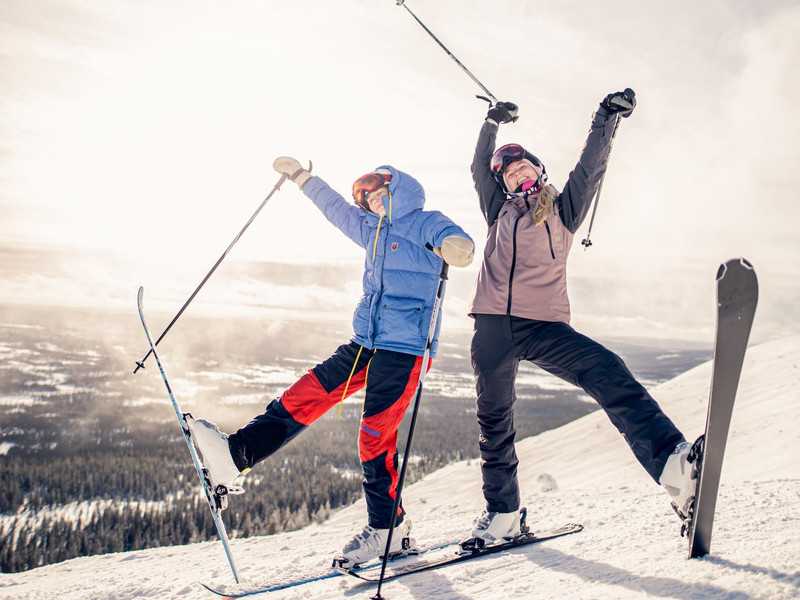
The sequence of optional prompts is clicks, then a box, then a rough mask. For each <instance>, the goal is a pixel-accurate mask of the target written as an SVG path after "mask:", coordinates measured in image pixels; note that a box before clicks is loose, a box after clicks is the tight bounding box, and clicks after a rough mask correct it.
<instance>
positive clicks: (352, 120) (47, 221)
mask: <svg viewBox="0 0 800 600" xmlns="http://www.w3.org/2000/svg"><path fill="white" fill-rule="evenodd" d="M408 6H409V8H411V9H412V10H413V11H414V12H415V13H416V14H417V15H418V16H419V17H420V18H421V19H422V20H423V21H424V22H425V23H426V25H428V27H430V28H431V29H432V30H433V31H434V33H436V35H437V36H438V37H439V38H440V39H441V40H442V42H443V43H444V44H445V45H447V46H448V47H449V48H450V50H451V51H452V52H453V53H454V54H455V55H456V56H457V57H458V58H459V59H460V60H461V61H462V62H463V63H464V64H465V65H466V66H467V67H469V69H470V70H471V71H472V72H473V73H474V74H475V75H476V76H477V77H478V78H479V79H480V80H481V81H483V83H484V84H485V85H486V86H487V87H488V88H489V89H490V91H491V92H492V93H493V94H494V95H495V96H497V97H498V98H500V99H506V100H511V101H514V102H517V103H518V104H519V105H520V119H519V121H518V122H517V123H516V124H513V125H509V126H504V127H503V128H502V130H501V134H500V141H501V142H509V141H517V142H520V143H522V144H523V145H525V146H526V147H528V148H529V149H531V150H532V151H533V152H534V153H535V154H537V156H539V157H540V158H541V159H542V160H543V161H544V162H545V164H546V166H547V170H548V172H549V174H550V181H551V183H554V184H555V185H556V186H559V187H561V186H562V185H563V183H564V181H565V179H566V177H567V175H568V173H569V171H570V170H571V169H572V167H573V166H574V164H575V161H576V159H577V157H578V154H579V152H580V150H581V148H582V146H583V142H584V139H585V135H586V132H587V130H588V126H589V122H590V117H591V114H592V111H594V110H595V108H596V106H597V103H598V102H599V100H601V99H602V98H603V96H604V95H605V94H606V93H608V92H611V91H616V90H619V89H622V88H625V87H628V86H630V87H632V88H634V89H635V90H636V92H637V97H638V99H639V106H638V107H637V109H636V112H635V113H634V115H633V116H632V118H630V119H628V120H626V121H624V122H623V123H622V125H621V127H620V130H619V134H618V136H617V140H616V143H615V147H614V150H613V153H612V156H611V159H610V167H609V171H608V176H607V178H606V181H605V185H604V189H603V194H602V198H601V202H600V206H599V210H598V215H597V221H596V223H595V226H594V230H593V233H592V239H593V241H594V246H593V247H592V248H591V249H589V250H588V251H585V252H584V251H583V249H582V248H581V247H580V245H579V242H580V239H581V238H583V237H585V234H586V227H587V225H588V222H587V224H585V225H584V227H583V228H582V229H581V230H580V231H579V233H578V235H577V236H576V247H575V248H574V250H573V255H572V258H571V260H570V273H571V276H572V280H571V285H572V287H571V290H572V299H573V309H574V313H575V315H574V324H575V325H576V327H578V328H582V329H583V330H586V331H587V332H588V333H598V334H611V333H631V332H633V333H639V334H641V335H653V336H663V337H686V338H694V339H701V340H702V339H708V337H709V332H713V325H712V323H711V320H712V318H713V310H714V300H713V281H714V274H715V272H716V268H717V265H718V264H719V263H720V262H722V261H724V260H726V259H728V258H731V257H734V256H745V257H747V258H748V259H749V260H751V262H753V263H754V265H755V266H756V269H757V271H758V273H759V277H760V281H761V305H760V308H759V313H758V314H757V317H756V325H755V328H754V338H756V339H768V338H772V337H779V336H782V335H787V334H790V333H797V332H800V325H798V324H797V323H796V321H797V313H798V311H797V308H796V306H797V303H798V301H800V286H798V282H799V281H800V267H798V263H797V261H798V257H800V251H799V250H800V239H798V238H799V237H800V236H798V233H797V232H798V221H799V219H798V216H800V202H798V201H799V200H800V198H799V197H798V195H799V194H798V189H800V171H799V170H798V168H797V166H798V164H800V150H799V149H798V148H800V144H798V143H797V138H798V136H799V135H800V119H798V117H797V113H796V108H795V106H796V103H797V98H798V97H800V83H799V82H798V77H797V73H798V72H800V42H798V40H797V35H796V33H797V31H800V3H798V2H796V1H793V2H788V1H763V2H759V3H754V2H749V1H748V2H745V1H741V0H727V1H721V0H710V1H707V2H697V1H694V0H693V1H687V0H678V1H676V2H671V3H663V2H649V1H648V2H638V3H635V2H625V3H622V2H618V3H614V2H612V3H608V2H603V3H589V2H578V1H575V0H567V1H559V2H547V3H545V2H533V1H525V2H523V1H520V0H517V1H514V0H492V1H491V2H489V1H479V0H436V1H434V0H412V1H410V2H409V3H408ZM0 90H2V93H1V94H0V236H2V237H1V238H0V239H2V242H0V244H2V246H3V248H2V249H3V253H2V256H3V257H4V258H3V261H4V264H2V265H0V284H2V289H1V290H0V304H6V305H8V304H12V303H19V302H25V303H28V302H36V301H41V302H48V303H58V302H62V303H63V302H69V303H78V304H80V303H86V304H92V303H98V304H99V303H103V304H116V305H118V306H127V305H130V307H131V310H133V306H134V304H133V302H134V300H133V299H134V296H135V291H136V288H137V287H138V285H139V284H144V285H145V286H146V287H147V289H148V292H149V297H155V298H159V297H160V298H162V299H164V300H165V306H164V310H168V309H169V308H171V307H172V308H174V309H177V308H178V307H179V306H180V303H181V302H182V300H183V299H185V297H186V296H187V295H188V293H189V292H191V290H192V289H193V288H194V285H196V284H197V283H198V282H199V280H200V279H201V278H202V276H203V275H204V274H205V273H206V271H207V270H208V269H209V268H210V267H211V265H212V264H213V263H214V261H215V260H216V259H217V258H218V257H219V255H220V254H221V252H222V251H223V250H224V249H225V248H226V247H227V245H228V244H229V243H230V241H231V240H232V239H233V237H234V235H235V234H236V233H237V232H238V231H239V229H240V228H241V227H242V226H243V225H244V223H245V222H246V221H247V219H248V218H249V217H250V215H251V214H252V212H253V211H254V210H255V208H256V207H257V206H258V205H259V203H260V202H261V200H262V199H263V198H264V197H265V196H266V194H267V192H268V191H269V190H270V189H271V188H272V186H273V185H274V184H275V182H276V181H277V178H278V176H277V174H276V173H275V172H274V171H273V170H272V168H271V164H272V161H273V159H274V158H275V157H276V156H280V155H284V154H288V155H293V156H296V157H297V158H298V159H301V160H302V161H307V160H309V159H310V160H313V162H314V173H316V174H319V175H320V176H322V177H323V178H325V179H326V180H327V181H328V182H329V183H330V184H332V185H333V186H334V187H335V188H337V189H338V190H340V192H342V193H343V194H345V195H348V194H349V189H350V186H351V184H352V181H353V179H354V178H355V177H357V176H359V175H361V174H363V173H365V172H367V171H370V170H371V169H373V168H374V167H375V166H377V165H379V164H383V163H391V164H393V165H394V166H396V167H398V168H400V169H402V170H405V171H407V172H409V173H411V174H413V175H414V176H415V177H417V179H419V180H420V181H421V182H422V184H423V185H424V186H425V189H426V192H427V197H428V201H427V208H429V209H436V210H441V211H443V212H445V213H446V214H448V215H449V216H450V217H452V218H453V219H454V220H456V221H457V222H458V223H460V224H461V225H462V226H463V227H464V228H465V229H467V230H468V231H469V232H470V233H471V234H472V235H473V237H474V238H475V239H476V240H478V241H479V245H480V246H482V245H483V238H484V236H485V226H484V224H483V222H482V220H481V217H480V213H479V211H478V208H477V200H476V195H475V192H474V190H473V189H472V183H471V179H470V174H469V163H470V160H471V156H472V151H473V148H474V143H475V139H476V136H477V132H478V129H479V128H480V125H481V122H482V120H483V117H484V115H485V112H486V108H487V105H486V103H484V102H482V101H479V100H477V99H476V98H475V97H474V96H475V94H476V93H480V92H481V90H480V89H479V88H478V87H477V86H476V85H475V84H474V83H473V82H472V81H471V80H470V79H469V78H468V77H467V76H466V75H465V74H464V73H463V72H462V71H461V70H460V69H459V68H458V66H457V65H456V64H455V63H454V62H453V61H452V60H451V59H450V58H449V57H448V56H447V55H446V54H445V53H444V52H443V51H442V49H441V48H440V47H439V46H437V45H436V44H435V42H434V41H433V40H432V39H431V38H430V37H428V35H427V34H426V33H425V32H424V31H423V30H422V29H421V28H420V27H419V25H418V24H417V23H416V22H415V21H413V19H412V18H411V16H410V15H409V14H408V13H407V11H405V10H404V9H403V8H401V7H398V6H397V5H396V3H395V1H394V0H339V1H336V2H332V1H331V0H297V1H280V2H279V1H273V0H260V1H255V0H247V1H244V0H230V1H222V0H206V1H203V2H198V1H196V0H162V1H155V0H143V1H141V2H122V1H104V2H101V1H96V0H62V1H56V0H3V2H2V3H0ZM44 245H46V249H47V251H48V253H49V252H50V251H51V250H52V253H51V254H48V256H53V257H54V258H56V259H58V261H59V262H57V263H48V264H44V263H39V262H36V261H34V262H32V263H31V264H25V265H21V264H19V263H18V262H16V261H15V260H14V256H15V249H16V248H24V249H26V250H29V249H30V248H31V247H32V246H33V247H35V248H38V247H40V246H42V247H43V246H44ZM42 249H44V248H42ZM78 251H79V252H80V253H79V254H77V253H76V252H78ZM77 257H80V258H77ZM244 259H248V260H253V259H255V260H270V261H289V262H309V263H318V264H322V265H324V264H327V263H331V262H335V263H340V264H352V265H353V281H354V282H356V285H350V286H349V287H348V291H352V294H350V296H352V298H350V297H348V298H346V299H341V300H340V299H337V300H336V302H335V307H334V309H335V311H339V310H341V312H342V313H343V314H345V313H346V314H349V312H350V311H351V310H352V306H353V305H354V304H355V302H356V300H357V296H358V294H359V291H358V286H357V282H358V280H359V277H360V265H361V259H362V251H361V250H360V249H358V248H357V247H356V246H355V245H353V244H352V243H351V242H350V241H349V240H347V239H346V238H345V237H344V236H342V235H341V234H340V233H339V232H338V231H336V230H335V229H334V228H333V227H332V226H330V225H329V224H328V223H327V221H325V220H324V218H323V217H322V216H321V215H320V214H319V213H318V211H317V210H316V209H315V208H314V207H313V206H312V205H311V203H310V202H309V201H308V200H307V199H305V197H304V196H302V195H301V194H299V193H298V191H297V189H296V187H295V186H294V185H293V184H291V183H289V182H287V183H286V184H285V185H284V187H283V188H282V189H281V191H280V192H278V193H277V194H276V195H275V196H274V197H273V199H272V200H271V201H270V203H269V204H268V205H267V207H266V208H265V209H264V212H263V213H262V214H261V216H260V217H259V218H258V220H257V221H256V222H255V224H254V225H253V226H252V227H251V229H250V230H249V231H248V232H247V234H246V235H245V236H244V237H243V238H242V240H241V242H240V243H239V245H238V246H237V247H236V248H235V250H234V252H233V253H232V256H231V257H230V260H231V261H237V260H244ZM53 264H56V265H57V267H54V266H53ZM476 272H477V265H475V266H473V267H472V268H470V269H467V270H465V271H461V272H458V273H455V274H454V275H453V284H452V286H451V291H450V296H448V302H447V303H448V310H449V311H450V312H451V313H452V314H453V315H455V319H454V320H455V321H458V322H457V323H455V322H454V326H456V325H458V326H469V323H468V320H467V319H466V317H464V309H465V307H466V303H467V300H468V298H467V297H468V295H469V289H470V287H471V281H472V279H473V278H474V276H475V274H476ZM224 276H225V274H224V273H222V274H221V275H220V280H222V279H223V278H224ZM216 281H217V280H213V281H212V282H210V284H209V288H208V298H211V297H214V295H215V294H217V296H219V295H220V294H222V290H220V289H216V290H215V289H214V285H215V282H216ZM264 284H265V286H267V287H265V288H264V290H265V291H264V293H275V290H271V291H270V289H269V282H264ZM217 285H218V284H217ZM65 287H66V289H67V290H68V291H69V294H68V296H69V299H67V300H65V298H64V292H63V290H64V288H65ZM204 292H205V290H204ZM295 292H296V294H295V295H293V293H292V291H291V290H289V289H285V288H283V289H281V290H280V294H283V296H282V297H285V298H286V303H287V306H292V303H293V302H295V300H296V298H297V297H304V295H305V293H306V292H305V291H301V290H295ZM255 293H256V294H257V293H258V292H255ZM203 299H204V297H199V298H198V300H199V301H201V302H202V301H203Z"/></svg>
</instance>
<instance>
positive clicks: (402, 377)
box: [229, 342, 431, 529]
mask: <svg viewBox="0 0 800 600" xmlns="http://www.w3.org/2000/svg"><path fill="white" fill-rule="evenodd" d="M360 349H361V346H359V345H358V344H356V343H353V342H351V343H349V344H343V345H342V346H339V348H337V350H336V352H334V353H333V355H332V356H330V357H329V358H328V359H326V360H324V361H323V362H321V363H320V364H318V365H317V366H315V367H314V368H313V369H311V370H310V371H308V373H306V374H305V375H303V376H302V377H301V378H300V379H298V380H297V381H296V382H295V383H294V384H293V385H292V386H291V387H290V388H289V389H287V390H286V391H285V392H284V393H283V394H282V395H281V396H280V398H276V399H275V400H273V401H272V402H271V403H270V404H269V406H267V410H266V411H265V412H264V413H262V414H261V415H258V416H257V417H255V418H254V419H253V420H252V421H251V422H250V423H249V424H247V425H246V426H245V427H243V428H242V429H240V430H239V431H237V432H236V433H234V434H232V435H231V436H230V438H229V444H230V448H231V454H232V456H233V458H234V462H235V463H236V466H237V467H238V468H239V469H240V470H244V469H246V468H250V467H252V466H253V465H255V464H256V463H258V462H259V461H262V460H264V459H265V458H267V457H268V456H270V455H272V454H273V453H275V452H276V451H278V450H279V449H280V448H282V447H283V446H285V445H286V444H288V443H289V442H290V441H292V440H293V439H294V438H295V437H296V436H297V435H298V434H299V433H301V432H302V431H304V430H305V429H306V428H307V427H308V426H309V425H311V424H312V423H313V422H314V421H316V420H317V419H319V418H320V417H321V416H322V415H324V414H325V413H326V412H328V410H330V409H331V408H332V407H334V406H336V405H337V404H338V403H339V402H341V401H342V395H343V394H345V388H346V390H347V391H346V395H345V397H347V396H350V395H352V394H354V393H356V392H358V391H359V390H361V389H364V388H365V387H366V390H365V400H364V410H363V413H362V415H361V425H360V429H359V433H358V453H359V457H360V459H361V468H362V471H363V475H364V482H363V485H364V493H365V495H366V500H367V512H368V513H369V525H371V526H372V527H375V528H379V529H386V528H388V527H389V525H390V523H391V517H392V507H393V506H394V499H395V497H396V490H397V479H398V468H397V467H398V460H397V429H398V427H399V426H400V423H401V421H402V420H403V416H404V415H405V412H406V409H407V408H408V405H409V404H410V402H411V399H412V398H413V396H414V394H415V392H416V390H417V383H418V382H419V377H420V370H421V369H422V357H421V356H414V355H412V354H404V353H401V352H393V351H390V350H367V349H363V350H361V352H360V354H359V350H360ZM354 364H355V368H354V366H353V365H354ZM430 364H431V363H430V362H429V363H428V366H429V368H430ZM351 372H352V377H351ZM404 514H405V513H404V511H403V509H402V507H400V509H399V512H398V517H397V521H396V524H399V523H401V522H402V521H403V516H404Z"/></svg>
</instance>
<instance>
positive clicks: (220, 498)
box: [136, 287, 239, 583]
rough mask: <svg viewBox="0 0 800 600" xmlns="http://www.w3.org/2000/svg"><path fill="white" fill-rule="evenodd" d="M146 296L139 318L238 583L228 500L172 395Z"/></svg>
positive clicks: (137, 300)
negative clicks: (147, 313)
mask: <svg viewBox="0 0 800 600" xmlns="http://www.w3.org/2000/svg"><path fill="white" fill-rule="evenodd" d="M143 296H144V288H143V287H140V288H139V293H138V294H137V297H136V302H137V305H138V307H139V318H140V319H141V320H142V327H144V333H145V335H146V336H147V341H148V343H149V344H150V350H151V352H152V354H153V357H154V358H155V359H156V364H158V370H159V371H160V372H161V378H162V379H163V380H164V385H165V386H167V393H168V394H169V399H170V400H172V408H174V409H175V415H176V416H177V417H178V424H179V425H180V426H181V431H182V432H183V437H184V438H185V439H186V445H187V446H189V453H190V454H191V455H192V462H193V463H194V468H195V470H196V471H197V476H198V477H199V478H200V483H201V484H202V486H203V490H204V492H205V498H206V501H207V502H208V508H209V509H210V510H211V516H212V517H213V519H214V525H215V526H216V527H217V532H218V533H219V539H220V540H221V541H222V547H223V549H224V550H225V555H226V556H227V557H228V563H229V564H230V566H231V571H232V572H233V578H234V580H236V582H237V583H238V582H239V573H238V572H237V570H236V563H235V562H234V560H233V554H231V548H230V542H229V541H228V534H227V532H226V531H225V523H224V522H223V521H222V515H221V512H222V510H223V508H224V506H226V502H227V498H226V497H225V496H224V495H220V494H218V493H216V492H215V491H214V490H213V489H212V487H211V484H210V483H209V480H208V478H207V477H206V476H205V474H204V472H203V465H202V463H201V462H200V458H199V457H198V455H197V451H196V450H195V447H194V444H193V443H192V440H191V437H190V435H189V427H188V425H187V424H186V419H185V417H184V416H183V415H184V413H183V412H182V411H181V407H180V405H179V404H178V401H177V400H176V399H175V395H174V394H173V393H172V388H171V387H170V385H169V380H168V379H167V374H166V373H165V372H164V367H163V366H162V365H161V359H160V358H159V357H158V353H157V352H156V346H155V343H154V342H153V336H152V335H151V334H150V328H149V327H148V326H147V321H146V320H145V318H144V308H143V307H142V297H143Z"/></svg>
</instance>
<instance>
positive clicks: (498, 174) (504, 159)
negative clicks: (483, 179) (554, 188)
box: [489, 144, 547, 196]
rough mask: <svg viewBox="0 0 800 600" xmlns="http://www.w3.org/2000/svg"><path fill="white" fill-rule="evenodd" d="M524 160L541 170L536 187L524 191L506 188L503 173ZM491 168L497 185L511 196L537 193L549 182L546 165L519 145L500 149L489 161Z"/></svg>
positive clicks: (509, 145)
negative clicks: (513, 164) (514, 163)
mask: <svg viewBox="0 0 800 600" xmlns="http://www.w3.org/2000/svg"><path fill="white" fill-rule="evenodd" d="M522 159H526V160H528V161H530V162H531V163H532V164H534V165H535V166H537V167H538V168H539V169H541V173H540V174H539V179H537V180H536V183H535V184H534V185H532V186H528V187H527V188H526V189H524V190H523V189H517V190H509V189H508V188H506V182H505V180H504V179H503V173H505V170H506V167H508V165H510V164H511V163H513V162H517V161H518V160H522ZM489 168H490V169H491V171H492V174H493V175H494V178H495V179H496V180H497V183H498V184H500V187H501V188H503V190H504V191H505V192H506V193H507V194H509V195H511V196H518V195H528V194H531V193H535V192H537V191H538V190H539V189H541V187H542V186H543V185H544V184H545V183H546V182H547V169H545V168H544V163H543V162H542V161H540V160H539V159H538V158H536V157H535V156H534V155H533V154H531V153H530V152H528V151H527V150H525V148H523V147H522V146H520V145H519V144H506V145H505V146H501V147H500V148H498V149H497V150H496V151H495V153H494V154H493V155H492V159H491V160H490V161H489ZM521 187H522V186H520V188H521Z"/></svg>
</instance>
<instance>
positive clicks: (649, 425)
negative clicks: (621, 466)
mask: <svg viewBox="0 0 800 600" xmlns="http://www.w3.org/2000/svg"><path fill="white" fill-rule="evenodd" d="M470 355H471V359H472V368H473V370H474V372H475V387H476V391H477V395H478V424H479V425H480V429H481V435H480V452H481V473H482V476H483V495H484V497H485V498H486V510H488V511H490V512H512V511H516V510H518V509H519V505H520V492H519V482H518V481H517V465H518V464H519V461H518V459H517V454H516V450H515V448H514V438H515V435H516V431H515V429H514V401H515V400H516V392H515V389H514V383H515V380H516V377H517V370H518V367H519V362H520V361H521V360H527V361H529V362H532V363H533V364H535V365H537V366H539V367H541V368H542V369H544V370H545V371H547V372H549V373H552V374H553V375H556V376H557V377H560V378H561V379H563V380H565V381H568V382H570V383H572V384H573V385H576V386H578V387H580V388H583V390H584V391H585V392H586V393H587V394H589V396H591V397H592V398H594V399H595V400H596V401H597V402H598V404H599V405H600V406H601V407H602V408H603V410H604V411H605V412H606V414H607V415H608V417H609V419H610V420H611V422H612V423H613V424H614V426H615V427H616V428H617V429H618V430H619V432H620V433H621V434H622V435H623V436H624V438H625V441H626V442H627V443H628V445H629V446H630V448H631V450H632V451H633V454H634V455H635V456H636V458H637V460H638V461H639V462H640V463H641V465H642V466H643V467H644V468H645V470H646V471H647V472H648V473H649V474H650V476H651V477H652V478H653V479H654V480H655V481H656V482H658V478H659V477H660V476H661V471H662V470H663V469H664V464H665V463H666V461H667V458H668V457H669V455H670V454H671V453H672V451H673V450H674V449H675V446H676V445H677V444H679V443H680V442H683V441H685V438H684V436H683V434H681V432H680V431H679V430H678V429H677V428H676V427H675V425H674V424H673V423H672V421H671V420H670V419H669V418H668V417H667V416H666V415H665V414H664V413H663V412H662V410H661V408H660V407H659V405H658V403H657V402H656V401H655V400H654V399H653V398H652V396H650V394H648V393H647V390H645V389H644V387H643V386H642V385H641V384H640V383H639V382H638V381H636V379H635V378H634V377H633V375H632V374H631V372H630V371H629V370H628V368H627V367H626V366H625V363H624V362H623V361H622V359H621V358H619V357H618V356H617V355H616V354H614V353H613V352H611V351H610V350H608V349H607V348H605V347H603V346H602V345H600V344H598V343H597V342H595V341H593V340H591V339H589V338H588V337H586V336H584V335H582V334H580V333H578V332H577V331H575V330H574V329H573V328H572V327H571V326H569V325H568V324H566V323H558V322H549V321H535V320H532V319H523V318H520V317H513V316H508V315H475V331H474V334H473V338H472V345H471V348H470Z"/></svg>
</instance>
